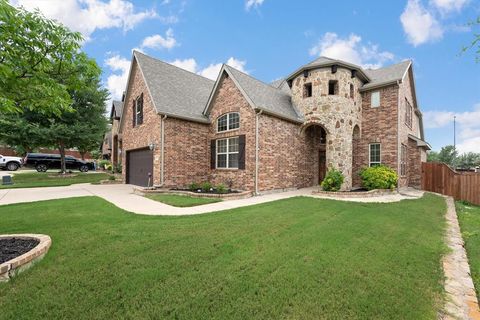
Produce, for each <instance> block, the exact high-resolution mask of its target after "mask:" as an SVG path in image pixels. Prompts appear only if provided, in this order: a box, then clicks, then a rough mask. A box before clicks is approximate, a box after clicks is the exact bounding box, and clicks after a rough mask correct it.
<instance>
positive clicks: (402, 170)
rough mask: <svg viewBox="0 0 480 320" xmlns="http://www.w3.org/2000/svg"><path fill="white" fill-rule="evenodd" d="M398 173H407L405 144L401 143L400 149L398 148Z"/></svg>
mask: <svg viewBox="0 0 480 320" xmlns="http://www.w3.org/2000/svg"><path fill="white" fill-rule="evenodd" d="M400 175H401V176H406V175H407V146H406V145H404V144H403V143H402V149H401V150H400Z"/></svg>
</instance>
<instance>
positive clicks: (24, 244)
mask: <svg viewBox="0 0 480 320" xmlns="http://www.w3.org/2000/svg"><path fill="white" fill-rule="evenodd" d="M39 243H40V241H38V240H37V239H18V238H6V239H0V264H2V263H4V262H7V261H10V260H12V259H14V258H16V257H18V256H21V255H22V254H24V253H27V252H28V251H30V250H32V249H33V248H35V247H36V246H37V245H38V244H39Z"/></svg>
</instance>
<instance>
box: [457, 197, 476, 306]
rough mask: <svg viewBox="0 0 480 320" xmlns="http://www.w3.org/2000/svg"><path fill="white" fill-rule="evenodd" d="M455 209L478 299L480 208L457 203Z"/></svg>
mask: <svg viewBox="0 0 480 320" xmlns="http://www.w3.org/2000/svg"><path fill="white" fill-rule="evenodd" d="M456 207H457V214H458V220H459V223H460V228H461V230H462V237H463V240H464V241H465V249H466V250H467V256H468V262H469V264H470V272H471V274H472V279H473V283H474V285H475V290H476V291H477V297H478V296H480V207H479V206H474V205H467V204H464V203H461V202H457V203H456Z"/></svg>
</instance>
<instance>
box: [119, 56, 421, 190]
mask: <svg viewBox="0 0 480 320" xmlns="http://www.w3.org/2000/svg"><path fill="white" fill-rule="evenodd" d="M422 123H423V122H422V114H421V112H420V110H419V108H418V106H417V100H416V93H415V84H414V77H413V69H412V63H411V61H404V62H401V63H399V64H395V65H392V66H388V67H385V68H381V69H376V70H370V69H366V70H365V69H362V68H361V67H359V66H357V65H354V64H351V63H348V62H345V61H340V60H334V59H330V58H326V57H320V58H318V59H316V60H314V61H312V62H310V63H308V64H306V65H304V66H302V67H300V68H298V69H297V70H295V71H294V72H292V73H291V74H290V75H288V76H287V77H286V78H284V79H281V80H278V81H275V82H273V83H271V84H266V83H264V82H261V81H259V80H257V79H255V78H253V77H251V76H249V75H247V74H245V73H242V72H240V71H238V70H236V69H234V68H232V67H230V66H228V65H223V67H222V68H221V70H220V73H219V75H218V78H217V80H216V81H212V80H209V79H207V78H204V77H202V76H199V75H197V74H194V73H191V72H188V71H186V70H183V69H180V68H178V67H176V66H173V65H170V64H168V63H165V62H163V61H160V60H157V59H154V58H152V57H149V56H147V55H144V54H142V53H140V52H137V51H134V53H133V56H132V63H131V67H130V72H129V76H128V83H127V89H126V92H125V95H124V99H123V111H122V113H121V117H120V120H119V133H118V139H119V141H121V145H122V150H123V152H122V153H121V157H122V165H123V170H122V172H123V176H124V181H125V182H126V183H131V184H136V185H143V186H147V185H149V186H158V187H183V186H187V185H188V184H190V183H192V182H203V181H210V182H212V183H213V184H218V183H223V184H225V185H228V186H231V187H232V188H235V189H241V190H251V191H255V192H257V193H259V192H265V191H269V190H276V189H287V188H299V187H307V186H314V185H318V184H319V182H321V181H322V179H323V177H324V176H325V173H326V171H327V170H328V168H330V167H333V168H337V169H339V170H341V171H342V172H343V174H344V176H345V181H344V184H343V186H342V189H344V190H349V189H352V188H355V187H360V179H359V177H358V172H359V170H360V169H361V168H363V167H366V166H371V165H376V164H379V163H382V164H385V165H387V166H389V167H391V168H393V169H394V170H396V171H397V172H398V174H399V177H400V180H399V186H401V187H403V186H414V187H418V186H419V185H420V174H421V172H420V170H421V162H422V161H426V150H428V149H429V145H428V144H427V143H426V142H425V139H424V133H423V124H422Z"/></svg>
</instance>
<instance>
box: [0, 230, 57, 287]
mask: <svg viewBox="0 0 480 320" xmlns="http://www.w3.org/2000/svg"><path fill="white" fill-rule="evenodd" d="M7 238H18V239H36V240H38V241H39V243H38V245H36V246H35V248H33V249H32V250H30V251H28V252H26V253H24V254H22V255H20V256H18V257H16V258H13V259H12V260H9V261H6V262H4V263H2V264H0V282H2V281H8V280H9V279H10V278H11V277H13V276H15V275H16V274H18V273H20V272H22V271H25V270H26V269H28V268H30V267H31V266H32V265H33V264H34V263H36V262H38V261H40V260H41V259H42V258H43V257H44V256H45V254H47V252H48V249H49V248H50V246H51V245H52V239H51V238H50V237H49V236H47V235H45V234H30V233H24V234H2V235H0V239H7Z"/></svg>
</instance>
